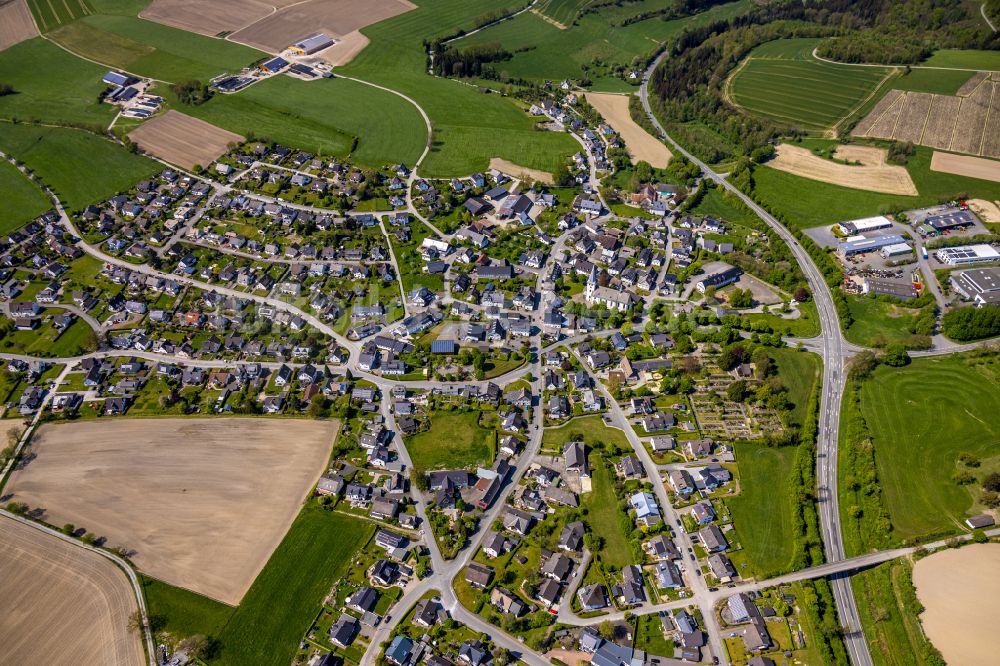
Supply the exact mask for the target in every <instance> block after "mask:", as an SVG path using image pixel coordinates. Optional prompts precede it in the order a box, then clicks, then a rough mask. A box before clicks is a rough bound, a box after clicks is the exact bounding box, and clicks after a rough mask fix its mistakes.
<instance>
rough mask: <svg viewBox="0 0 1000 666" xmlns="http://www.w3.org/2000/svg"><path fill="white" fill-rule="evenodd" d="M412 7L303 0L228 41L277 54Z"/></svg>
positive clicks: (396, 1)
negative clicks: (313, 38) (311, 37)
mask: <svg viewBox="0 0 1000 666" xmlns="http://www.w3.org/2000/svg"><path fill="white" fill-rule="evenodd" d="M415 7H416V5H414V4H413V3H412V2H409V0H340V1H339V2H329V1H328V0H305V2H299V3H295V4H293V5H291V6H289V7H286V8H284V9H279V10H278V11H277V12H275V13H273V14H271V15H269V16H265V17H264V18H263V19H261V20H259V21H257V22H255V23H253V24H251V25H248V26H247V27H245V28H243V29H242V30H239V31H237V32H234V33H233V34H232V35H230V36H229V37H228V39H231V40H233V41H234V42H240V43H241V44H246V45H247V46H252V47H254V48H257V49H260V50H262V51H268V52H269V53H280V52H281V51H283V50H284V49H285V48H286V47H287V46H288V45H289V44H292V43H294V42H296V41H297V40H300V39H302V38H303V37H308V36H309V35H312V34H315V33H317V32H322V33H326V34H327V35H329V36H331V37H338V38H339V37H342V36H344V35H347V34H349V33H352V32H354V31H356V30H360V29H361V28H364V27H365V26H368V25H371V24H372V23H378V22H379V21H384V20H385V19H387V18H391V17H393V16H396V15H398V14H402V13H403V12H407V11H410V10H411V9H414V8H415Z"/></svg>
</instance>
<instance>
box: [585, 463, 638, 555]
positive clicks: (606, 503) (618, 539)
mask: <svg viewBox="0 0 1000 666" xmlns="http://www.w3.org/2000/svg"><path fill="white" fill-rule="evenodd" d="M590 468H591V484H592V488H593V490H591V491H590V492H589V493H583V494H582V495H580V506H581V507H583V508H584V509H586V510H587V517H586V519H585V520H586V521H587V524H588V525H590V529H591V531H592V532H593V533H594V534H596V535H597V536H600V537H604V547H603V548H601V550H599V551H597V553H595V555H596V556H597V557H598V558H599V559H600V561H601V562H602V563H603V564H604V565H605V566H613V567H618V568H619V569H620V568H622V567H626V566H628V565H629V564H634V561H633V559H632V551H631V549H630V548H629V544H628V540H627V539H626V538H625V535H624V534H623V533H622V528H621V524H620V523H619V521H618V517H619V515H620V514H621V511H620V510H619V508H618V502H619V500H618V497H617V495H615V479H614V476H613V475H612V473H611V470H610V469H608V467H607V466H605V464H604V460H603V458H601V457H600V456H598V455H596V454H593V452H591V455H590ZM592 568H593V565H592Z"/></svg>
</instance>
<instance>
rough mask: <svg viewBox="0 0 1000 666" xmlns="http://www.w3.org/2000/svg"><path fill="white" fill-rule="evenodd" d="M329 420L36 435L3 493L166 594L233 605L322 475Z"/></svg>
mask: <svg viewBox="0 0 1000 666" xmlns="http://www.w3.org/2000/svg"><path fill="white" fill-rule="evenodd" d="M336 432H337V423H336V422H335V421H326V422H321V421H306V420H297V419H296V420H289V419H284V420H277V419H275V420H272V419H259V418H258V419H254V418H245V419H238V418H233V419H156V420H150V419H125V420H105V421H90V422H82V423H73V424H69V425H46V426H42V428H41V429H39V431H38V434H37V436H36V437H35V439H34V440H33V442H32V446H31V449H32V456H31V459H30V460H29V462H28V463H27V464H25V465H24V466H23V467H22V468H20V469H18V470H17V471H16V472H15V473H14V475H13V476H12V477H11V482H10V484H9V485H8V486H7V489H6V492H7V493H9V494H11V495H13V497H14V498H15V499H16V500H17V501H21V502H26V503H27V504H28V505H29V506H30V507H31V508H33V509H35V508H42V509H44V511H45V514H44V518H45V520H46V521H48V522H50V523H52V524H56V525H63V524H64V523H73V524H74V525H76V526H78V527H82V528H85V529H86V530H88V531H90V532H92V533H94V534H96V535H97V536H99V537H105V538H106V539H107V542H106V543H107V545H108V546H123V547H124V548H126V549H127V550H129V551H131V553H132V554H131V555H130V557H131V559H132V561H133V562H135V564H136V566H137V567H138V568H139V569H140V570H141V571H143V572H144V573H148V574H149V575H151V576H154V577H156V578H160V579H162V580H164V581H166V582H168V583H170V584H172V585H176V586H178V587H184V588H187V589H190V590H194V591H195V592H198V593H200V594H204V595H206V596H209V597H212V598H214V599H218V600H220V601H223V602H226V603H229V604H237V603H239V601H240V599H241V598H242V597H243V594H244V593H245V592H246V591H247V589H248V588H249V587H250V584H251V583H252V582H253V580H254V578H256V577H257V574H258V573H259V572H260V570H261V569H262V568H263V567H264V564H265V563H266V562H267V560H268V558H269V557H270V556H271V553H272V552H273V551H274V549H275V548H276V547H277V545H278V543H280V542H281V539H282V537H283V536H284V535H285V532H286V531H287V530H288V527H289V525H291V523H292V520H293V519H294V518H295V516H296V514H297V513H298V512H299V508H300V507H301V504H302V500H303V498H304V497H305V496H306V494H307V493H308V492H309V490H310V489H311V488H312V485H313V484H314V483H315V482H316V479H317V478H319V475H320V473H321V472H322V471H323V470H324V469H325V468H326V463H327V460H328V458H329V455H330V450H331V448H332V446H333V440H334V437H335V435H336Z"/></svg>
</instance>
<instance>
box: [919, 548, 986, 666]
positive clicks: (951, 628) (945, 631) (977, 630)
mask: <svg viewBox="0 0 1000 666" xmlns="http://www.w3.org/2000/svg"><path fill="white" fill-rule="evenodd" d="M998 571H1000V544H995V543H983V544H973V545H971V546H965V547H964V548H957V549H955V548H951V549H946V550H944V551H942V552H940V553H935V554H934V555H931V556H929V557H925V558H923V559H921V560H918V561H917V563H916V564H915V565H914V566H913V585H914V587H916V588H917V598H918V599H920V603H921V604H923V606H924V612H923V613H922V614H921V615H920V620H921V622H922V623H923V626H924V632H925V633H926V634H927V637H928V638H930V639H931V642H932V643H934V646H935V647H936V648H937V649H939V650H940V651H941V654H942V655H943V656H944V658H945V661H947V662H948V663H949V664H990V663H994V662H995V661H996V655H997V654H1000V632H997V630H996V618H997V615H998V614H1000V576H998V575H997V572H998Z"/></svg>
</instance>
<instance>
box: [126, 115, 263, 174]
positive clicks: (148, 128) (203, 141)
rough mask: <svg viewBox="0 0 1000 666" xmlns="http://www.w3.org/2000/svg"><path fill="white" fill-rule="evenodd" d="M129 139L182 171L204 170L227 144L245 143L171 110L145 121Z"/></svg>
mask: <svg viewBox="0 0 1000 666" xmlns="http://www.w3.org/2000/svg"><path fill="white" fill-rule="evenodd" d="M128 136H129V138H130V139H132V140H133V141H135V142H136V143H137V144H138V145H139V147H140V148H142V149H143V150H145V151H146V152H147V153H150V154H152V155H156V156H157V157H159V158H160V159H162V160H166V161H167V162H170V163H171V164H176V165H178V166H181V167H184V168H185V169H191V168H193V167H194V166H195V165H196V164H200V165H201V166H205V167H207V166H208V165H209V164H211V163H212V162H214V161H215V160H216V159H217V158H218V157H219V156H220V155H222V154H223V153H225V152H226V150H227V149H228V147H229V144H231V143H241V142H242V141H243V140H244V139H243V137H242V136H240V135H239V134H236V133H235V132H230V131H228V130H224V129H222V128H221V127H216V126H215V125H213V124H211V123H207V122H205V121H204V120H200V119H198V118H192V117H191V116H189V115H186V114H183V113H181V112H180V111H174V110H173V109H171V110H170V111H167V112H166V113H164V114H162V115H159V116H156V117H155V118H152V119H150V120H147V121H146V122H144V123H143V124H142V125H139V127H137V128H136V129H134V130H132V131H131V132H129V135H128Z"/></svg>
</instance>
